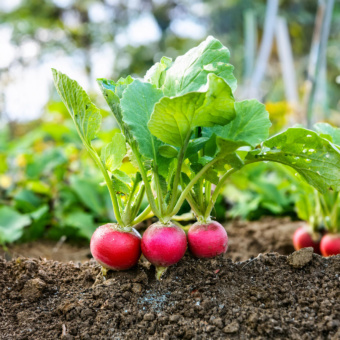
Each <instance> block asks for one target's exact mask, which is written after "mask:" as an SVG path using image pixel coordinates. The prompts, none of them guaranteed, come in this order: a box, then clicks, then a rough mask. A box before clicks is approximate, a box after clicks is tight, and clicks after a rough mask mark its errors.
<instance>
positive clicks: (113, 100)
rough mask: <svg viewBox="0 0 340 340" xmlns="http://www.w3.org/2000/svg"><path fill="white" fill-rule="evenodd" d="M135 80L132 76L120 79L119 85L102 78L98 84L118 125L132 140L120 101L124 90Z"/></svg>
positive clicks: (98, 80)
mask: <svg viewBox="0 0 340 340" xmlns="http://www.w3.org/2000/svg"><path fill="white" fill-rule="evenodd" d="M133 81H134V80H133V79H132V78H131V76H128V77H126V78H120V79H119V80H118V81H117V83H115V82H114V81H113V80H109V79H105V78H100V79H97V83H98V85H99V87H100V89H101V91H102V93H103V96H104V98H105V100H106V102H107V104H108V105H109V107H110V109H111V111H112V113H113V115H114V116H115V118H116V120H117V123H118V125H119V127H120V129H121V130H122V132H123V133H124V135H125V137H126V138H127V139H128V140H130V134H129V132H128V129H127V127H126V126H125V124H124V122H123V115H122V110H121V107H120V100H121V98H122V95H123V92H124V90H125V89H126V88H127V86H128V85H129V84H131V83H132V82H133Z"/></svg>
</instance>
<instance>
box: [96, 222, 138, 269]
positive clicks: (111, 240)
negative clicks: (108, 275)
mask: <svg viewBox="0 0 340 340" xmlns="http://www.w3.org/2000/svg"><path fill="white" fill-rule="evenodd" d="M140 244H141V236H140V235H139V233H138V232H137V231H136V230H135V229H133V228H132V230H131V231H130V232H126V231H122V229H121V228H120V227H119V226H118V225H117V224H113V223H108V224H105V225H102V226H100V227H99V228H97V229H96V231H95V232H94V233H93V235H92V238H91V243H90V248H91V253H92V256H93V258H94V259H95V260H96V261H97V262H98V263H99V264H100V265H102V266H103V267H104V268H107V269H112V270H126V269H129V268H131V267H133V266H135V265H136V264H137V262H138V260H139V258H140V255H141V247H140Z"/></svg>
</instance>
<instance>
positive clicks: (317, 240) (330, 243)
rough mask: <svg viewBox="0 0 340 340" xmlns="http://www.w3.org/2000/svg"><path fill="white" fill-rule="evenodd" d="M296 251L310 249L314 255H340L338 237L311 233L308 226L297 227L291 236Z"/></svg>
mask: <svg viewBox="0 0 340 340" xmlns="http://www.w3.org/2000/svg"><path fill="white" fill-rule="evenodd" d="M293 244H294V248H295V249H296V250H299V249H302V248H307V247H312V248H313V249H314V252H315V253H316V254H320V255H323V256H331V255H338V254H340V235H339V234H329V233H325V234H324V235H322V234H321V233H312V232H310V231H309V228H308V226H301V227H299V228H298V229H297V230H296V231H295V233H294V236H293Z"/></svg>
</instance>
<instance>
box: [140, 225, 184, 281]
mask: <svg viewBox="0 0 340 340" xmlns="http://www.w3.org/2000/svg"><path fill="white" fill-rule="evenodd" d="M186 248H187V238H186V235H185V232H184V231H183V230H182V229H181V228H180V227H178V226H176V225H175V224H171V223H169V224H162V223H160V222H156V223H154V224H152V225H151V226H150V227H149V228H148V229H146V231H145V232H144V234H143V237H142V252H143V255H144V256H145V257H146V259H147V260H148V261H150V262H151V263H152V264H153V265H154V266H156V268H157V267H169V266H171V265H173V264H175V263H177V262H178V261H179V260H180V259H181V258H182V257H183V255H184V253H185V251H186ZM163 269H164V268H163ZM160 275H161V273H160ZM160 275H158V276H160Z"/></svg>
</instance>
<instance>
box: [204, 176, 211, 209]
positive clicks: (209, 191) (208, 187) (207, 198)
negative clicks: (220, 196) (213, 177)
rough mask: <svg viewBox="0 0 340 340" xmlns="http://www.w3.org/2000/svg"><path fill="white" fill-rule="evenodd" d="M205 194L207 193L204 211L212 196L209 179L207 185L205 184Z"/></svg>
mask: <svg viewBox="0 0 340 340" xmlns="http://www.w3.org/2000/svg"><path fill="white" fill-rule="evenodd" d="M204 191H205V192H204V194H205V198H204V201H205V202H204V203H205V204H204V211H205V210H207V208H208V204H209V203H208V202H209V200H210V196H211V182H209V181H207V180H206V181H205V185H204Z"/></svg>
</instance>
